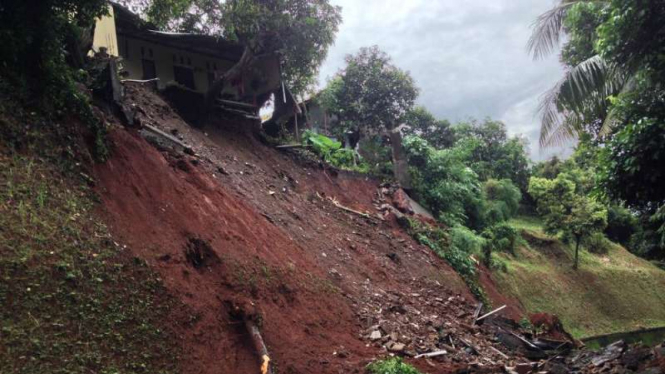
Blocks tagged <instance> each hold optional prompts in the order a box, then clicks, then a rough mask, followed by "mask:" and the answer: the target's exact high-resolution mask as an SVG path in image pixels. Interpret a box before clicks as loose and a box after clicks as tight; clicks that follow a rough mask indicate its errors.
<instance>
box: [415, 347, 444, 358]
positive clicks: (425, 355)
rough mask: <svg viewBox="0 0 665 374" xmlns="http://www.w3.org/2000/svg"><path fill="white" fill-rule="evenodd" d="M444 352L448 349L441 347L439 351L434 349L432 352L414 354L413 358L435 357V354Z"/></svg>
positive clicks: (441, 354)
mask: <svg viewBox="0 0 665 374" xmlns="http://www.w3.org/2000/svg"><path fill="white" fill-rule="evenodd" d="M445 354H448V351H446V350H445V349H442V350H440V351H434V352H429V353H422V354H419V355H416V356H415V357H414V358H421V357H428V358H429V357H436V356H443V355H445Z"/></svg>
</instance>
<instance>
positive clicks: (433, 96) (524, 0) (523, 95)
mask: <svg viewBox="0 0 665 374" xmlns="http://www.w3.org/2000/svg"><path fill="white" fill-rule="evenodd" d="M331 2H332V3H334V4H336V5H340V6H342V9H343V10H342V16H343V18H344V20H343V24H342V25H341V27H340V30H339V33H338V34H337V40H336V42H335V45H334V46H333V47H332V48H331V50H330V53H329V55H328V59H327V60H326V62H325V63H324V65H323V67H322V69H321V73H320V77H319V81H320V84H321V85H322V86H324V85H325V82H326V80H327V78H329V77H331V76H332V75H334V73H335V72H337V71H338V70H339V69H340V68H342V67H343V66H344V56H346V55H347V54H353V53H355V52H357V51H358V49H359V48H360V47H364V46H370V45H374V44H376V45H378V46H379V47H380V48H381V49H382V50H384V51H385V52H387V53H388V54H389V55H390V56H391V57H392V58H393V62H394V63H395V65H397V66H398V67H400V68H402V69H404V70H408V71H409V72H410V73H411V75H412V76H413V78H414V79H415V80H416V84H417V85H418V87H420V89H421V93H420V98H419V99H418V104H421V105H424V106H425V107H426V108H427V109H429V110H430V111H431V112H432V113H433V114H434V115H435V116H436V117H437V118H442V119H444V118H445V119H448V120H450V121H451V122H453V123H454V122H457V121H460V120H465V119H468V118H469V117H474V118H478V119H483V118H485V117H487V116H489V117H492V118H494V119H499V120H502V121H504V122H505V123H506V125H507V127H508V131H509V133H510V134H511V135H516V134H523V135H525V136H527V137H528V138H529V141H530V147H531V156H532V158H533V159H543V158H545V157H546V156H548V155H551V154H553V153H560V152H561V151H560V150H552V149H545V150H542V151H541V150H540V149H539V146H538V132H539V126H540V124H539V121H538V118H537V116H536V111H537V105H538V99H539V96H540V95H541V94H542V93H543V92H545V90H547V89H548V88H549V87H552V86H553V84H554V83H555V82H556V81H557V80H558V79H559V78H560V77H561V75H562V68H561V66H560V64H559V62H558V60H557V56H556V55H553V56H552V57H551V58H549V59H547V60H544V61H543V60H539V61H533V59H532V58H531V57H530V56H529V55H528V54H527V52H526V47H525V46H526V42H527V40H528V38H529V36H530V33H531V29H530V26H531V24H532V22H533V21H534V20H535V19H536V17H537V16H538V15H539V14H541V13H543V12H544V11H546V10H548V9H550V8H551V7H552V6H553V4H554V2H553V0H464V1H462V0H331Z"/></svg>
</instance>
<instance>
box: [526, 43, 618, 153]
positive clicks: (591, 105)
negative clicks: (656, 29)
mask: <svg viewBox="0 0 665 374" xmlns="http://www.w3.org/2000/svg"><path fill="white" fill-rule="evenodd" d="M624 84H625V74H622V72H621V71H620V70H619V69H617V68H616V67H615V66H613V65H610V64H608V63H607V62H606V61H605V60H603V59H602V58H601V57H600V56H593V57H591V58H589V59H588V60H586V61H584V62H582V63H580V64H579V65H577V66H575V67H574V68H572V69H570V70H569V71H567V72H566V74H565V75H564V77H563V78H562V79H561V80H560V81H558V82H557V83H556V85H555V86H554V87H553V88H552V89H550V90H549V91H547V92H546V93H545V94H544V95H543V97H542V98H541V102H540V106H539V112H540V113H541V120H542V123H541V129H540V144H541V146H548V145H553V144H554V143H560V142H562V141H563V140H565V139H566V138H567V139H571V138H573V137H575V136H576V135H577V134H579V132H580V131H583V124H584V123H585V117H584V116H585V115H594V116H595V118H598V117H599V116H600V117H605V113H606V112H607V97H608V96H610V95H613V94H616V93H617V92H619V91H620V90H621V89H622V88H623V86H624ZM595 118H592V119H595Z"/></svg>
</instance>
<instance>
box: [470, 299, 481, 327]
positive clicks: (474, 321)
mask: <svg viewBox="0 0 665 374" xmlns="http://www.w3.org/2000/svg"><path fill="white" fill-rule="evenodd" d="M482 310H483V303H478V306H476V310H475V311H474V312H473V323H472V324H471V325H475V324H476V322H478V316H479V315H480V312H481V311H482Z"/></svg>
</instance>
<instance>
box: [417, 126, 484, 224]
mask: <svg viewBox="0 0 665 374" xmlns="http://www.w3.org/2000/svg"><path fill="white" fill-rule="evenodd" d="M404 148H405V151H406V154H407V158H408V162H409V165H410V166H411V175H412V177H413V185H414V190H415V192H416V195H417V197H418V198H419V201H420V202H422V203H423V204H425V205H426V206H427V207H428V208H429V209H431V211H432V213H433V214H434V215H435V216H437V217H438V219H439V220H440V221H442V222H444V223H446V224H447V225H449V226H454V225H456V224H466V225H468V226H469V227H472V228H476V227H481V226H482V225H483V212H484V199H483V194H482V189H481V185H480V182H479V180H478V176H477V175H476V173H475V172H474V171H473V170H471V169H470V168H469V167H467V166H466V165H465V164H464V162H463V160H464V159H465V158H466V155H467V154H468V152H469V149H470V148H472V147H468V141H462V142H458V144H456V146H455V147H454V148H449V149H443V150H436V149H434V148H433V147H431V146H430V145H429V144H428V143H427V141H425V140H423V139H422V138H419V137H417V136H408V137H406V138H405V139H404Z"/></svg>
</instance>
